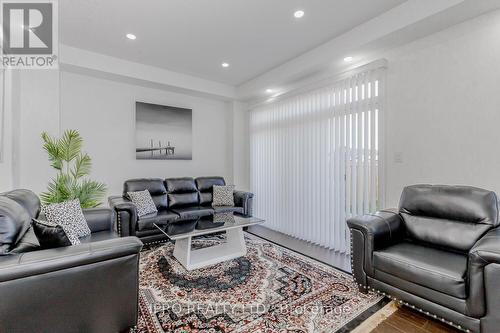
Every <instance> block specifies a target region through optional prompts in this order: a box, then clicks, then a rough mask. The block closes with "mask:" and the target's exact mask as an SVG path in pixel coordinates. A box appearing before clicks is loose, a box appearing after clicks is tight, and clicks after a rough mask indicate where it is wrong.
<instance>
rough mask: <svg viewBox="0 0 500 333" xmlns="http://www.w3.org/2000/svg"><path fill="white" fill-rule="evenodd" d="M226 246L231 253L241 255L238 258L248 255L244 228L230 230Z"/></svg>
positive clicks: (227, 234)
mask: <svg viewBox="0 0 500 333" xmlns="http://www.w3.org/2000/svg"><path fill="white" fill-rule="evenodd" d="M226 244H227V247H228V251H229V252H233V253H235V254H239V256H238V257H241V256H245V255H246V254H247V245H246V243H245V236H244V235H243V229H242V228H236V229H229V230H227V231H226Z"/></svg>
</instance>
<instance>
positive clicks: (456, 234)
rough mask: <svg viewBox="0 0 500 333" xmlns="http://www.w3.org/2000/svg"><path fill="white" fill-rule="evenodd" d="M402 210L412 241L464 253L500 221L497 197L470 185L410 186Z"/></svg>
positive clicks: (403, 195) (401, 202)
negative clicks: (499, 219)
mask: <svg viewBox="0 0 500 333" xmlns="http://www.w3.org/2000/svg"><path fill="white" fill-rule="evenodd" d="M399 210H400V213H401V216H402V217H403V220H404V222H405V227H406V231H407V234H408V236H409V237H410V238H412V239H415V240H418V241H421V242H426V243H430V244H435V245H439V246H443V247H449V248H452V249H455V250H460V251H468V250H470V248H471V247H472V246H473V245H474V243H475V242H476V241H477V240H478V239H479V238H480V237H481V236H482V235H483V234H485V233H486V232H487V231H488V230H489V229H491V228H492V227H494V226H497V225H498V222H499V221H498V201H497V196H496V194H495V193H494V192H491V191H487V190H483V189H479V188H475V187H469V186H445V185H413V186H408V187H406V188H405V189H404V190H403V194H402V195H401V200H400V203H399Z"/></svg>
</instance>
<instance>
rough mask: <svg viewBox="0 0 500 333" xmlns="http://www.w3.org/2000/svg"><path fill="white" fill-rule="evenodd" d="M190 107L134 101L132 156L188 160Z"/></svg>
mask: <svg viewBox="0 0 500 333" xmlns="http://www.w3.org/2000/svg"><path fill="white" fill-rule="evenodd" d="M192 135H193V110H192V109H185V108H179V107H174V106H166V105H158V104H151V103H144V102H136V103H135V137H136V146H135V147H136V148H135V152H136V159H138V160H191V159H192V158H193V153H192Z"/></svg>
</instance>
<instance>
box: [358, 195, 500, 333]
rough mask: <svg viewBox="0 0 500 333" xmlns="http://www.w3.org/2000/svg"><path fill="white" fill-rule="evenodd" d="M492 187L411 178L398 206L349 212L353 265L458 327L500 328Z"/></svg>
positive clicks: (364, 278)
mask: <svg viewBox="0 0 500 333" xmlns="http://www.w3.org/2000/svg"><path fill="white" fill-rule="evenodd" d="M498 214H499V208H498V200H497V196H496V194H495V193H494V192H491V191H486V190H482V189H478V188H474V187H466V186H436V185H435V186H432V185H414V186H409V187H406V188H405V189H404V190H403V194H402V196H401V200H400V203H399V209H397V210H395V209H394V210H382V211H379V212H377V213H375V214H370V215H365V216H360V217H355V218H352V219H350V220H349V221H348V225H349V227H350V230H351V237H352V239H351V244H352V253H351V255H352V270H353V274H354V277H355V279H356V282H357V283H358V284H359V288H360V290H361V291H366V290H367V289H370V290H374V291H379V292H381V293H384V294H386V295H390V296H391V297H392V298H394V299H397V300H399V302H401V303H403V304H406V305H408V306H411V307H413V308H415V309H418V310H420V311H421V312H423V313H425V314H427V315H430V316H433V317H434V318H438V319H440V320H442V321H444V322H446V323H448V324H450V325H453V326H455V327H457V328H459V329H462V330H464V331H472V332H483V333H494V332H500V311H499V310H500V227H498V225H499V217H498Z"/></svg>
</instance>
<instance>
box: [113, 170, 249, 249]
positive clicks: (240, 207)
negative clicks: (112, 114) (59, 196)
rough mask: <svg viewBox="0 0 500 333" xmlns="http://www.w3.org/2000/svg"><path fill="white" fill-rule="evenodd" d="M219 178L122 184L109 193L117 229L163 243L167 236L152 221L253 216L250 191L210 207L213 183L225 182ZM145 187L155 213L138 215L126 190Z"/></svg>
mask: <svg viewBox="0 0 500 333" xmlns="http://www.w3.org/2000/svg"><path fill="white" fill-rule="evenodd" d="M225 184H226V182H225V180H224V178H222V177H198V178H196V179H194V178H191V177H183V178H167V179H164V180H163V179H160V178H138V179H129V180H127V181H125V183H124V184H123V193H122V195H119V196H111V197H109V199H108V202H109V206H110V207H111V208H112V209H113V210H114V211H115V214H116V229H117V231H118V233H119V234H120V235H121V236H137V237H139V239H141V240H142V241H143V242H144V243H145V244H153V243H157V242H164V241H165V240H167V238H166V236H165V235H164V234H163V233H162V232H161V231H160V230H158V229H157V228H156V227H155V226H154V224H157V225H160V224H162V225H165V224H178V225H179V226H180V224H183V225H184V226H193V227H194V225H193V224H192V220H193V219H196V218H198V217H202V216H209V215H212V214H215V213H226V212H233V213H235V214H239V215H242V216H245V217H250V216H252V208H253V204H252V203H253V194H252V193H250V192H243V191H234V207H212V199H213V198H212V189H213V186H214V185H225ZM143 190H148V191H149V193H150V194H151V197H152V198H153V201H154V202H155V205H156V208H157V209H158V212H157V213H153V214H148V215H145V216H141V217H139V216H137V210H136V208H135V205H134V204H133V203H132V202H131V201H130V200H129V199H128V195H127V192H130V191H143Z"/></svg>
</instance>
